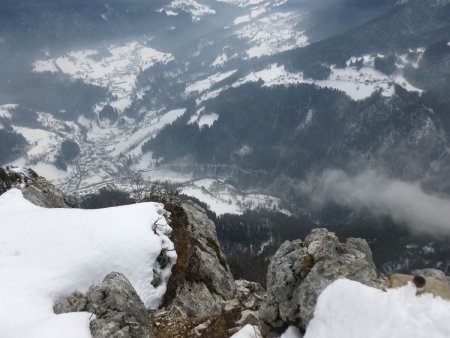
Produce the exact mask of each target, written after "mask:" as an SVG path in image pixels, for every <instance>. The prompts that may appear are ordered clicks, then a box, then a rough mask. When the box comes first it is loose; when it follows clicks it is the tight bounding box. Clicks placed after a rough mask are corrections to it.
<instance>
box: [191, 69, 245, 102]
mask: <svg viewBox="0 0 450 338" xmlns="http://www.w3.org/2000/svg"><path fill="white" fill-rule="evenodd" d="M234 73H236V70H231V71H229V72H226V73H216V74H214V75H211V76H209V77H207V78H206V79H203V80H200V81H197V82H194V83H191V84H188V85H187V86H186V90H185V94H186V95H187V96H189V95H192V94H194V93H203V92H205V91H207V90H208V89H210V88H211V87H212V86H213V85H215V84H216V83H219V82H220V81H223V80H225V79H227V78H229V77H230V76H231V75H233V74H234Z"/></svg>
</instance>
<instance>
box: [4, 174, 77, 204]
mask: <svg viewBox="0 0 450 338" xmlns="http://www.w3.org/2000/svg"><path fill="white" fill-rule="evenodd" d="M11 188H18V189H20V190H22V194H23V197H25V198H26V199H27V200H29V201H30V202H31V203H33V204H35V205H38V206H40V207H43V208H74V207H77V205H76V203H75V202H74V201H72V200H71V199H70V198H68V197H67V196H66V195H65V194H64V193H63V192H62V191H61V190H59V189H58V188H56V187H55V186H54V185H53V184H51V183H50V182H48V181H47V180H46V179H45V178H44V177H41V176H39V175H38V174H36V173H35V172H34V171H33V170H31V169H26V168H17V167H6V168H0V195H1V194H2V193H4V192H5V191H7V190H9V189H11Z"/></svg>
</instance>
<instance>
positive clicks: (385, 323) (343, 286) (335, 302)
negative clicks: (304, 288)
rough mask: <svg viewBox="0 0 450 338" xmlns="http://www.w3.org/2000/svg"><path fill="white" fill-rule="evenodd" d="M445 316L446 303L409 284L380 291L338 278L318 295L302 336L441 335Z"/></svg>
mask: <svg viewBox="0 0 450 338" xmlns="http://www.w3.org/2000/svg"><path fill="white" fill-rule="evenodd" d="M449 316H450V302H448V301H446V300H443V299H442V298H440V297H434V296H433V295H431V294H424V295H421V296H416V288H415V287H414V286H413V285H412V284H408V285H407V286H405V287H402V288H398V289H390V290H388V291H387V292H384V291H382V290H379V289H375V288H371V287H368V286H366V285H363V284H361V283H358V282H353V281H350V280H346V279H341V280H337V281H336V282H334V283H333V284H331V285H330V286H328V287H327V288H326V289H325V291H324V292H323V293H322V294H321V295H320V297H319V300H318V302H317V306H316V310H315V312H314V318H313V320H312V321H311V322H310V323H309V326H308V328H307V331H306V335H305V338H326V337H345V338H360V337H368V338H369V337H370V338H384V337H396V338H403V337H404V338H411V337H414V338H428V337H433V338H444V337H450V323H449V321H448V318H449Z"/></svg>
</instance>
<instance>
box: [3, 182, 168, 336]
mask: <svg viewBox="0 0 450 338" xmlns="http://www.w3.org/2000/svg"><path fill="white" fill-rule="evenodd" d="M163 211H164V210H163V207H162V205H160V204H155V203H144V204H137V205H131V206H125V207H116V208H109V209H100V210H76V209H44V208H41V207H37V206H35V205H33V204H31V203H30V202H28V201H27V200H25V199H24V198H23V196H22V193H21V191H20V190H17V189H12V190H9V191H8V192H6V193H5V194H3V195H2V196H0V214H1V215H2V222H1V223H0V231H1V234H2V235H1V237H0V298H1V300H2V301H1V302H0V337H4V338H16V337H17V338H24V337H27V338H43V337H45V338H61V337H65V338H71V337H73V338H84V337H86V338H90V337H91V335H90V332H89V318H90V317H91V314H88V313H73V314H63V315H56V314H54V313H53V310H52V309H53V303H54V301H55V300H56V299H57V298H58V297H61V296H64V295H68V294H70V293H72V292H73V291H80V292H85V291H86V290H87V288H88V287H89V286H90V285H91V284H92V283H97V282H101V280H102V279H103V278H104V277H105V276H106V275H107V274H108V273H110V272H112V271H116V272H121V273H123V274H124V275H125V276H126V277H127V278H128V279H129V280H130V282H131V283H132V285H133V286H134V288H135V289H136V291H137V293H138V294H139V296H140V297H141V298H142V300H143V301H144V303H145V305H146V306H147V307H150V308H155V307H157V306H158V305H159V303H160V300H161V297H162V296H163V295H164V292H165V289H166V284H165V283H166V282H167V279H168V277H169V275H170V271H171V268H172V266H168V267H167V268H166V269H164V270H163V271H161V273H162V276H163V283H162V285H161V286H159V287H157V288H154V287H153V286H152V284H151V281H152V279H153V269H156V271H160V267H159V264H158V263H157V257H158V255H159V254H160V252H161V249H162V248H167V249H173V243H172V242H171V241H170V239H169V238H168V237H167V235H168V234H169V233H170V231H171V230H170V227H169V226H168V225H167V223H166V220H165V218H164V217H163ZM155 222H156V224H157V225H158V226H157V229H156V230H157V231H156V232H157V233H156V234H155V233H154V232H153V230H152V226H153V224H155ZM168 253H169V254H170V255H172V256H173V258H175V257H176V254H175V253H174V251H168Z"/></svg>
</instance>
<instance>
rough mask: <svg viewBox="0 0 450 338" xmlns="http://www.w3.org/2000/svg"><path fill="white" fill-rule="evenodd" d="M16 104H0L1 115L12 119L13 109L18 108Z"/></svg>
mask: <svg viewBox="0 0 450 338" xmlns="http://www.w3.org/2000/svg"><path fill="white" fill-rule="evenodd" d="M16 107H17V105H16V104H4V105H0V117H2V118H6V119H10V118H11V117H12V115H11V110H12V109H14V108H16Z"/></svg>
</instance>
